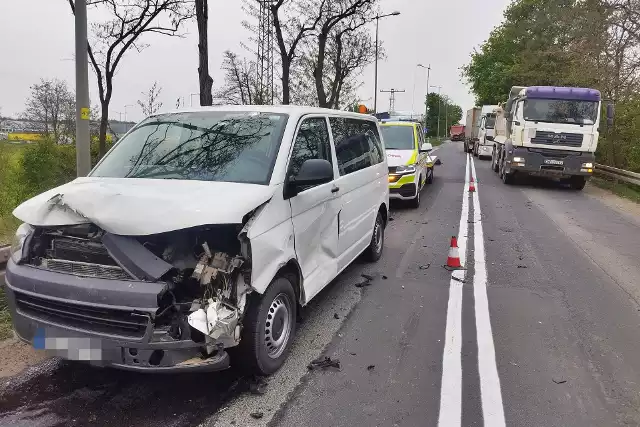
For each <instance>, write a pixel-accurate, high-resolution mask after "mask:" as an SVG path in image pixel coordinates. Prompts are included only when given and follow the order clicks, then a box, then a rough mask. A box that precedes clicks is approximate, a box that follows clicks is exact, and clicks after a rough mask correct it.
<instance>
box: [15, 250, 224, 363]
mask: <svg viewBox="0 0 640 427" xmlns="http://www.w3.org/2000/svg"><path fill="white" fill-rule="evenodd" d="M5 281H6V287H5V291H6V295H7V300H8V305H9V310H10V312H11V316H12V319H13V326H14V329H15V331H16V333H17V335H18V336H19V337H20V338H21V339H22V340H23V341H26V342H28V343H30V344H32V345H33V346H34V347H35V348H36V349H43V350H47V351H48V352H50V353H52V354H54V355H56V356H60V357H63V358H65V359H69V360H78V361H84V362H88V363H91V364H93V365H97V366H105V367H109V366H110V367H117V368H120V369H127V370H132V371H140V372H186V371H216V370H222V369H226V368H228V367H229V356H228V354H227V353H226V352H225V351H224V348H223V346H222V345H221V344H212V343H211V342H209V343H208V345H209V346H211V345H213V346H214V347H215V350H214V351H213V352H208V356H207V357H203V354H206V353H205V348H204V347H205V343H204V342H196V341H194V340H193V339H192V338H191V336H190V328H189V326H188V324H187V323H186V319H185V322H184V325H164V326H156V325H154V323H153V320H152V319H154V317H155V316H156V312H157V311H158V309H159V305H158V302H159V301H160V299H161V297H162V295H163V294H164V292H165V290H166V286H167V284H166V283H164V282H142V281H137V280H132V279H130V280H114V279H102V278H93V277H86V276H85V277H81V276H75V275H69V274H64V273H57V272H54V271H50V270H49V271H47V270H42V269H40V268H37V267H33V266H29V265H16V264H15V263H13V262H12V261H9V264H8V265H7V271H6V277H5Z"/></svg>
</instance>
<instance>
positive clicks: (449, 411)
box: [438, 154, 505, 427]
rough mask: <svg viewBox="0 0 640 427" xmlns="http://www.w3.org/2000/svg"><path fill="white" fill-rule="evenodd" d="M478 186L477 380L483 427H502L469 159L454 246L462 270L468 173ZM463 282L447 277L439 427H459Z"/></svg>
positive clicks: (476, 232)
mask: <svg viewBox="0 0 640 427" xmlns="http://www.w3.org/2000/svg"><path fill="white" fill-rule="evenodd" d="M470 166H471V173H472V174H473V178H474V181H476V182H475V186H476V191H475V192H474V193H473V194H472V200H473V236H474V239H473V244H474V275H473V279H472V280H473V296H474V303H475V315H476V336H477V342H478V372H479V374H480V393H481V400H482V417H483V420H484V425H485V426H487V427H503V426H505V420H504V409H503V406H502V392H501V390H500V378H499V377H498V368H497V366H496V356H495V347H494V344H493V333H492V331H491V319H490V317H489V300H488V299H487V266H486V262H485V252H484V233H483V231H482V221H481V220H482V216H481V212H480V199H479V198H478V183H477V179H476V167H475V164H474V162H473V158H472V157H470V156H469V154H467V163H466V166H465V175H464V176H465V182H464V187H463V192H462V213H461V214H460V227H459V236H458V246H459V248H460V262H461V263H462V265H466V263H465V260H466V250H467V237H468V235H469V176H470V175H469V170H470ZM464 279H465V272H464V270H457V271H454V272H453V273H452V274H451V280H450V282H449V303H448V305H447V326H446V332H445V343H444V353H443V356H442V385H441V389H440V413H439V417H438V426H440V427H458V426H460V425H461V423H462V286H463V281H464Z"/></svg>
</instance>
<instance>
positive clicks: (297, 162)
mask: <svg viewBox="0 0 640 427" xmlns="http://www.w3.org/2000/svg"><path fill="white" fill-rule="evenodd" d="M387 171H388V169H387V163H386V155H385V151H384V145H383V143H382V139H381V137H380V131H379V128H378V123H377V121H376V119H375V118H373V117H369V116H366V115H360V114H355V113H348V112H341V111H336V110H326V109H317V108H306V107H274V106H261V107H259V106H241V107H213V108H204V109H194V110H188V111H178V112H173V113H167V114H158V115H154V116H152V117H149V118H147V119H145V120H144V121H142V122H141V123H139V124H138V125H136V126H135V127H134V128H133V129H132V130H131V131H130V132H129V133H128V134H127V135H126V136H125V137H124V138H123V139H122V140H121V141H120V142H118V143H117V145H116V146H115V147H113V149H112V150H111V151H110V152H109V153H108V154H107V155H106V156H105V157H104V158H103V159H102V161H101V162H100V163H98V165H97V166H96V167H95V168H94V170H93V171H92V172H91V174H90V175H89V176H88V177H86V178H78V179H76V180H74V181H73V182H71V183H69V184H66V185H63V186H61V187H58V188H54V189H52V190H50V191H47V192H45V193H43V194H40V195H38V196H36V197H34V198H32V199H30V200H28V201H26V202H24V203H23V204H22V205H20V206H19V207H18V208H16V210H15V211H14V215H15V216H16V217H18V218H19V219H21V220H22V221H24V224H23V225H22V226H20V228H19V229H18V232H17V234H16V236H15V241H14V244H13V246H12V257H11V260H10V261H9V263H8V265H7V271H6V291H7V297H8V300H9V306H10V310H11V314H12V317H13V325H14V328H15V331H16V333H17V334H18V336H19V337H20V338H22V339H23V340H25V341H27V342H30V343H32V344H33V345H34V346H35V347H36V348H43V349H47V350H50V351H52V352H54V353H56V354H58V355H60V356H62V357H64V358H67V359H72V360H84V361H89V362H91V363H94V364H98V365H103V366H112V367H117V368H122V369H130V370H136V371H144V372H164V371H197V370H219V369H224V368H227V367H228V366H229V365H230V363H231V362H233V363H235V364H236V365H238V364H241V366H243V367H245V368H247V369H249V370H251V371H253V372H256V373H260V374H270V373H272V372H274V371H276V370H277V369H278V368H279V367H280V366H281V365H282V363H283V362H284V359H285V358H286V356H287V354H288V351H289V348H290V346H291V342H292V340H293V338H294V335H295V331H296V318H297V317H296V316H297V312H298V310H299V307H301V306H304V305H305V304H307V303H308V302H309V301H310V300H311V299H312V298H313V297H314V296H315V295H316V294H317V293H318V292H319V291H320V290H322V288H324V287H325V286H326V285H327V284H328V283H329V282H331V281H332V280H333V279H334V278H335V277H336V276H337V275H338V274H339V273H340V272H341V271H342V270H343V269H344V268H345V267H346V266H347V265H348V264H349V263H351V262H352V261H353V260H354V259H355V258H356V257H358V256H359V255H360V254H363V253H364V254H365V256H366V257H367V258H369V259H370V260H372V261H377V260H378V259H379V258H380V256H381V254H382V250H383V244H384V230H385V226H386V224H387V220H388V217H389V214H388V206H389V190H388V185H387V180H388V178H387V176H388V172H387ZM230 348H233V349H232V350H233V351H232V352H230V353H231V355H232V356H231V358H230V357H229V354H228V352H227V350H228V349H230ZM230 359H231V361H230Z"/></svg>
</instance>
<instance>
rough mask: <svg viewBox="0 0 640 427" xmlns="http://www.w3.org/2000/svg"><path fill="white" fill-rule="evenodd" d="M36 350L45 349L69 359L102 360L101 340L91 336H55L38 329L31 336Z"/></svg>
mask: <svg viewBox="0 0 640 427" xmlns="http://www.w3.org/2000/svg"><path fill="white" fill-rule="evenodd" d="M33 347H34V348H35V349H36V350H46V351H48V352H49V353H51V354H54V355H56V356H60V357H64V358H66V359H70V360H83V361H97V360H102V348H101V341H100V340H96V339H92V338H79V337H56V336H52V335H49V334H48V333H47V332H46V331H45V329H42V328H40V329H38V330H37V331H36V333H35V335H34V337H33Z"/></svg>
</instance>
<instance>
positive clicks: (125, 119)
mask: <svg viewBox="0 0 640 427" xmlns="http://www.w3.org/2000/svg"><path fill="white" fill-rule="evenodd" d="M127 107H133V104H127V105H125V106H124V121H125V125H124V127H125V129H127V130H129V129H128V128H127V124H126V122H127Z"/></svg>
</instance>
